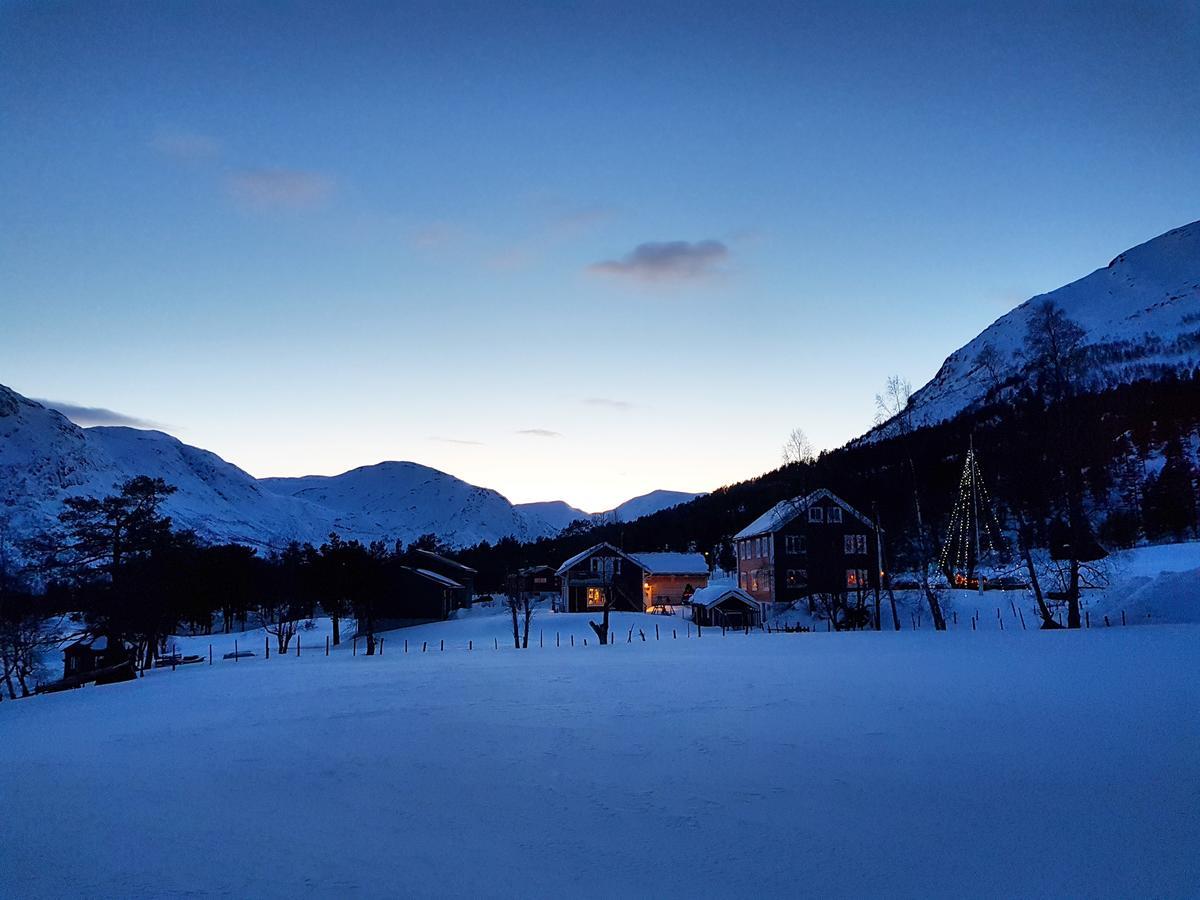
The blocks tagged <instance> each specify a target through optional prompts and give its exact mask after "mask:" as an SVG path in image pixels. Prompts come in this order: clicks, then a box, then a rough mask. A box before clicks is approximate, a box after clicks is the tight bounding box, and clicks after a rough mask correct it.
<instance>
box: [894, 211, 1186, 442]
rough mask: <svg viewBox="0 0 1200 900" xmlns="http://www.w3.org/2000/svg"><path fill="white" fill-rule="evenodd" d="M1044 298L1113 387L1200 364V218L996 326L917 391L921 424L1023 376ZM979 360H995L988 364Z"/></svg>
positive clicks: (1035, 299)
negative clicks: (1076, 329) (1029, 334)
mask: <svg viewBox="0 0 1200 900" xmlns="http://www.w3.org/2000/svg"><path fill="white" fill-rule="evenodd" d="M1046 300H1051V301H1053V302H1054V303H1056V304H1057V305H1058V306H1059V307H1060V308H1061V309H1062V310H1063V311H1064V312H1065V313H1066V315H1067V316H1068V317H1069V318H1071V319H1073V320H1074V321H1076V322H1077V323H1079V324H1080V325H1081V326H1083V328H1084V329H1085V331H1086V332H1087V338H1086V341H1087V343H1088V344H1089V345H1090V346H1091V349H1092V355H1093V357H1094V358H1095V359H1096V361H1097V363H1098V371H1097V375H1098V377H1099V378H1100V379H1101V380H1102V382H1103V383H1105V384H1108V385H1113V384H1120V383H1124V382H1129V381H1134V380H1137V379H1140V378H1154V377H1160V376H1161V375H1163V374H1164V373H1166V372H1168V371H1178V370H1181V369H1191V368H1194V367H1196V366H1197V365H1200V221H1198V222H1192V223H1191V224H1190V225H1184V226H1183V227H1181V228H1176V229H1174V230H1172V231H1168V232H1167V233H1166V234H1163V235H1160V236H1159V237H1156V238H1154V239H1153V240H1150V241H1147V242H1146V243H1144V244H1139V245H1138V246H1136V247H1134V248H1132V249H1131V250H1126V251H1125V252H1124V253H1122V254H1120V255H1119V256H1117V257H1116V259H1114V260H1113V261H1112V262H1110V263H1109V264H1108V265H1107V266H1106V267H1105V268H1103V269H1099V270H1097V271H1095V272H1093V273H1092V274H1091V275H1088V276H1086V277H1084V278H1081V279H1079V280H1078V281H1075V282H1072V283H1071V284H1068V285H1066V286H1065V287H1061V288H1059V289H1058V290H1055V291H1051V292H1050V293H1048V294H1040V295H1038V296H1036V297H1033V298H1031V299H1029V300H1027V301H1025V302H1024V303H1022V304H1021V305H1020V306H1018V307H1017V308H1016V309H1014V310H1012V311H1011V312H1009V313H1007V314H1005V315H1004V316H1002V317H1001V318H999V319H997V320H996V321H995V322H993V323H992V324H991V325H990V326H988V328H986V329H985V330H984V331H983V332H982V333H981V334H980V335H979V336H978V337H976V338H975V339H974V340H973V341H971V342H970V343H968V344H967V345H966V346H964V347H961V348H959V349H958V350H956V351H954V353H952V354H950V356H949V358H948V359H947V360H946V361H945V362H944V363H943V364H942V367H941V369H940V370H939V371H938V373H937V375H935V376H934V377H933V380H931V381H930V382H929V383H928V384H926V385H925V386H924V387H922V388H921V389H920V390H918V391H917V392H916V393H914V394H913V397H912V416H913V418H912V421H913V424H914V425H917V426H920V425H932V424H936V423H937V422H940V421H943V420H945V419H949V418H953V417H954V416H955V415H957V414H958V413H960V412H962V411H963V410H965V409H969V408H970V407H972V406H973V405H975V404H977V403H979V402H980V401H981V400H982V399H984V397H985V396H986V394H987V393H988V391H989V390H990V389H992V388H994V387H995V386H996V385H1002V384H1004V383H1005V382H1009V383H1011V382H1012V380H1014V379H1019V378H1020V376H1021V374H1022V372H1023V370H1024V368H1025V360H1024V359H1023V357H1022V350H1023V347H1024V343H1025V333H1026V328H1027V325H1028V322H1029V320H1030V317H1031V316H1032V315H1033V312H1034V309H1035V308H1036V307H1037V306H1038V305H1039V304H1041V303H1042V302H1044V301H1046ZM989 347H990V348H991V350H990V351H987V350H986V349H985V348H989ZM981 354H983V355H984V359H986V358H987V357H988V356H990V357H991V360H990V361H989V364H984V362H983V361H981Z"/></svg>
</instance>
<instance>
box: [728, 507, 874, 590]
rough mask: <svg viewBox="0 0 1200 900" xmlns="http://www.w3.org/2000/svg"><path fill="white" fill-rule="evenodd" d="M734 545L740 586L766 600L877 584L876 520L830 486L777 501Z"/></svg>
mask: <svg viewBox="0 0 1200 900" xmlns="http://www.w3.org/2000/svg"><path fill="white" fill-rule="evenodd" d="M733 543H734V552H735V554H736V555H737V561H738V587H740V588H741V589H742V590H744V591H745V592H746V593H748V594H749V595H750V596H751V597H753V598H754V599H755V600H758V601H760V602H763V603H792V602H795V601H797V600H803V599H808V598H810V597H811V596H812V595H814V594H840V593H847V594H854V593H858V592H865V591H868V590H870V591H873V590H874V589H875V588H876V587H878V586H879V557H878V552H877V548H878V544H877V541H876V533H875V525H874V523H873V522H872V521H871V520H870V519H868V518H867V517H866V516H864V515H863V514H862V513H860V512H858V511H857V510H856V509H854V507H852V506H850V504H848V503H847V502H846V501H845V500H843V499H841V498H840V497H838V496H837V495H836V494H834V493H833V492H832V491H829V490H825V489H821V490H817V491H813V492H812V493H811V494H807V495H805V496H802V497H795V498H793V499H791V500H784V501H781V502H780V503H777V504H776V505H775V506H773V507H771V509H769V510H767V511H766V512H765V513H763V514H762V515H761V516H759V517H758V518H757V519H755V520H754V521H753V522H751V523H750V524H749V525H747V526H746V527H745V528H743V529H742V530H741V531H739V532H738V533H737V534H735V535H734V536H733Z"/></svg>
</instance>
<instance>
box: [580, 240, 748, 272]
mask: <svg viewBox="0 0 1200 900" xmlns="http://www.w3.org/2000/svg"><path fill="white" fill-rule="evenodd" d="M728 256H729V248H728V247H726V246H725V245H724V244H723V243H721V242H720V241H712V240H709V241H696V242H695V243H692V242H690V241H652V242H650V243H646V244H638V245H637V246H636V247H634V248H633V250H631V251H630V252H629V253H627V254H625V256H623V257H621V258H620V259H609V260H602V261H601V262H598V263H592V265H590V266H588V271H590V272H596V273H600V274H604V275H622V276H625V277H628V278H635V279H638V280H641V281H680V280H686V279H698V278H706V277H709V276H712V275H715V274H717V273H718V272H719V268H718V267H719V265H720V264H721V263H722V262H724V261H725V259H727V258H728Z"/></svg>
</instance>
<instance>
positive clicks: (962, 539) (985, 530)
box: [938, 447, 1003, 584]
mask: <svg viewBox="0 0 1200 900" xmlns="http://www.w3.org/2000/svg"><path fill="white" fill-rule="evenodd" d="M999 531H1000V529H999V525H998V524H997V523H996V518H995V515H994V514H993V513H992V503H991V497H990V496H989V494H988V491H987V486H986V485H985V484H984V481H983V474H982V473H981V472H980V470H979V460H978V458H977V457H976V456H975V448H974V447H971V448H969V449H968V450H967V457H966V460H965V461H964V463H963V469H962V474H961V475H960V476H959V479H958V498H957V499H956V500H955V502H954V508H953V509H952V510H951V512H950V525H949V527H948V528H947V529H946V542H945V543H944V544H943V545H942V552H941V554H940V556H939V560H938V562H939V564H940V566H941V568H942V571H944V572H948V571H949V569H950V564H951V563H952V564H953V565H954V567H955V569H956V570H957V572H956V573H955V574H954V575H953V576H952V578H953V580H954V582H955V583H956V584H965V583H966V582H967V581H968V580H969V578H970V575H971V572H972V571H973V569H974V568H975V567H978V566H979V565H980V564H981V560H979V559H973V557H974V556H975V555H976V553H975V547H974V544H975V541H974V540H973V539H974V537H975V535H976V533H978V541H979V553H978V555H979V556H984V555H995V553H996V546H997V544H1003V538H1002V537H1000V536H999ZM977 577H978V576H977Z"/></svg>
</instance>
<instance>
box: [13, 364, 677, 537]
mask: <svg viewBox="0 0 1200 900" xmlns="http://www.w3.org/2000/svg"><path fill="white" fill-rule="evenodd" d="M135 475H151V476H156V477H160V478H162V479H163V480H165V481H166V482H167V483H168V484H171V485H174V486H175V487H176V488H177V489H178V490H177V492H176V493H175V494H173V495H172V496H171V497H170V499H169V500H168V501H167V503H166V505H165V511H166V512H167V514H169V515H170V516H171V517H172V518H173V519H174V521H175V524H176V525H177V527H180V528H190V529H192V530H194V531H195V532H196V533H197V534H198V535H199V536H200V537H201V538H202V539H203V540H206V541H211V542H226V541H233V542H237V543H242V544H248V545H250V546H255V547H260V548H264V549H267V548H276V549H278V548H281V547H283V546H285V545H286V544H287V543H288V542H289V541H292V540H298V541H311V542H313V543H320V542H321V541H323V540H325V539H326V538H327V537H328V535H329V533H330V532H331V531H336V532H338V533H339V534H341V535H343V536H344V537H347V538H357V539H359V540H364V541H370V540H388V541H394V540H400V541H404V542H408V541H412V540H414V539H415V538H417V537H419V536H420V535H422V534H426V533H433V534H436V535H437V536H438V537H439V538H441V539H442V540H443V541H446V542H447V543H449V544H450V545H452V546H467V545H471V544H476V543H479V542H480V541H484V540H486V541H491V542H495V541H498V540H499V539H500V538H502V537H506V536H513V537H516V538H518V539H520V540H534V539H536V538H539V537H549V536H552V535H555V534H558V533H559V532H560V531H561V530H562V529H563V528H564V527H566V525H568V524H569V523H570V522H572V521H574V520H575V519H579V518H596V517H591V516H589V515H588V514H587V513H585V512H583V511H582V510H577V509H575V508H574V507H571V506H569V505H568V504H566V503H563V502H561V501H553V502H549V503H535V504H524V505H523V506H522V507H515V506H513V504H511V503H510V502H509V501H508V500H507V499H506V498H505V497H503V496H502V495H501V494H499V493H498V492H496V491H494V490H490V489H488V488H483V487H477V486H475V485H471V484H467V483H466V482H465V481H462V480H461V479H458V478H455V477H454V476H452V475H447V474H446V473H445V472H439V471H438V470H437V469H432V468H429V467H428V466H422V465H418V464H416V463H411V462H385V463H379V464H378V465H374V466H363V467H361V468H358V469H353V470H351V471H349V472H345V473H343V474H341V475H334V476H321V475H310V476H305V477H302V478H265V479H255V478H253V477H252V476H250V475H249V474H248V473H246V472H244V471H242V470H241V469H239V468H238V467H237V466H235V465H233V464H231V463H228V462H226V461H225V460H223V459H221V457H219V456H217V455H216V454H214V453H210V452H209V451H207V450H202V449H200V448H198V447H192V446H189V445H188V444H185V443H183V442H182V441H179V440H177V439H176V438H173V437H171V436H170V435H167V434H163V433H162V432H159V431H143V430H139V429H136V428H124V427H110V426H103V427H95V428H80V427H79V426H78V425H75V424H73V423H72V422H70V421H69V420H68V419H67V418H66V417H64V416H63V415H62V414H60V413H58V412H57V411H55V410H53V409H48V408H46V407H44V406H42V405H41V404H39V403H37V402H36V401H33V400H29V399H27V398H25V397H22V396H21V395H20V394H17V393H16V392H15V391H12V390H10V389H9V388H6V387H4V386H2V385H0V527H2V528H3V529H4V530H5V531H6V540H7V541H9V542H12V543H16V542H18V541H20V540H21V539H23V538H26V537H29V536H32V535H34V534H38V533H41V532H44V531H46V530H47V529H49V528H51V527H52V526H53V525H54V524H55V521H56V518H57V516H58V513H59V512H60V511H61V509H62V501H63V499H64V498H65V497H68V496H73V495H75V496H80V495H82V496H93V497H98V496H103V495H105V494H109V493H112V492H113V489H114V487H115V486H116V485H117V484H119V483H120V482H122V481H124V480H126V479H128V478H131V477H133V476H135ZM692 496H693V495H691V494H681V493H678V492H672V491H656V492H654V493H652V494H648V495H646V496H645V497H639V498H635V499H634V500H631V501H629V502H628V503H625V504H622V505H621V506H620V507H618V508H617V509H616V510H614V511H612V512H611V513H607V514H603V515H617V516H619V517H620V518H621V519H623V520H628V519H630V518H635V517H636V516H638V515H646V514H648V513H650V512H654V511H656V510H657V509H661V508H663V507H665V506H671V505H674V504H675V503H679V502H682V501H683V500H688V499H691V498H692Z"/></svg>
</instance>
